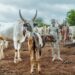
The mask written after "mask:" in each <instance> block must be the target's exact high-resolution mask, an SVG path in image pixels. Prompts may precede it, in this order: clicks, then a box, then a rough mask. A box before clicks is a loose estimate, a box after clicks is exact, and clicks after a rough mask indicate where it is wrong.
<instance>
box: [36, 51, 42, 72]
mask: <svg viewBox="0 0 75 75" xmlns="http://www.w3.org/2000/svg"><path fill="white" fill-rule="evenodd" d="M40 59H41V55H40V52H39V51H38V50H37V52H36V61H37V68H38V72H39V73H40V72H41V65H40Z"/></svg>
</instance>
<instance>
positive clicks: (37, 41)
mask: <svg viewBox="0 0 75 75" xmlns="http://www.w3.org/2000/svg"><path fill="white" fill-rule="evenodd" d="M19 14H20V18H21V20H22V21H24V27H25V30H26V33H27V34H26V36H27V37H28V49H29V51H30V62H31V73H33V72H34V69H36V68H37V69H38V72H39V73H40V71H41V67H40V61H41V60H40V58H41V47H42V45H43V43H42V38H41V36H40V34H39V33H37V32H34V25H33V24H34V20H35V18H36V16H37V11H36V14H35V16H34V18H33V19H32V20H31V21H28V20H25V19H24V18H23V17H22V15H21V11H20V12H19Z"/></svg>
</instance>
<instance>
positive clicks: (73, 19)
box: [66, 9, 75, 26]
mask: <svg viewBox="0 0 75 75" xmlns="http://www.w3.org/2000/svg"><path fill="white" fill-rule="evenodd" d="M66 20H67V21H68V23H69V25H70V26H75V10H74V9H72V10H70V11H68V12H67V18H66Z"/></svg>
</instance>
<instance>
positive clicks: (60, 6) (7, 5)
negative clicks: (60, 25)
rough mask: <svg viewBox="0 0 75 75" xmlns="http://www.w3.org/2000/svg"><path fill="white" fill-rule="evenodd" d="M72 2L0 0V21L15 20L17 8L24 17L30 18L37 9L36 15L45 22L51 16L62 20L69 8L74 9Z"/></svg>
mask: <svg viewBox="0 0 75 75" xmlns="http://www.w3.org/2000/svg"><path fill="white" fill-rule="evenodd" d="M74 3H75V0H27V1H25V0H11V1H10V0H6V1H5V0H0V21H4V22H13V21H15V20H17V19H18V18H19V14H18V11H19V9H21V10H22V14H23V16H24V17H25V18H26V19H31V18H32V17H33V16H34V14H35V11H36V9H37V10H38V16H37V17H42V18H43V19H44V20H45V22H46V23H47V22H49V21H50V19H51V18H56V19H58V20H61V21H62V20H63V19H64V18H65V17H66V13H67V12H68V11H69V10H70V9H75V5H74Z"/></svg>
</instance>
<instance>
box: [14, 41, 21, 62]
mask: <svg viewBox="0 0 75 75" xmlns="http://www.w3.org/2000/svg"><path fill="white" fill-rule="evenodd" d="M14 48H15V56H14V63H17V61H19V60H21V58H20V52H19V50H20V46H19V44H18V42H14Z"/></svg>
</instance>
